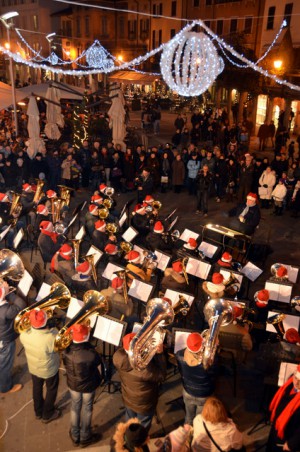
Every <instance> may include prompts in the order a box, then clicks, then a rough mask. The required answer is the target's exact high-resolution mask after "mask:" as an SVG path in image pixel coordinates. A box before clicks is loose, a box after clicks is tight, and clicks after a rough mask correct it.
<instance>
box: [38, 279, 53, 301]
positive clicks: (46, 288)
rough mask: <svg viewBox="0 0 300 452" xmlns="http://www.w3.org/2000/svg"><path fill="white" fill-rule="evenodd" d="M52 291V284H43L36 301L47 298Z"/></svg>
mask: <svg viewBox="0 0 300 452" xmlns="http://www.w3.org/2000/svg"><path fill="white" fill-rule="evenodd" d="M50 289H51V286H50V284H47V283H45V282H43V284H42V285H41V287H40V290H39V291H38V294H37V296H36V301H40V300H42V299H43V298H45V297H47V295H49V293H50Z"/></svg>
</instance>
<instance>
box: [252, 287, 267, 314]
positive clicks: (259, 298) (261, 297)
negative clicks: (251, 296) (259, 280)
mask: <svg viewBox="0 0 300 452" xmlns="http://www.w3.org/2000/svg"><path fill="white" fill-rule="evenodd" d="M269 299H270V292H269V291H268V290H267V289H262V290H260V291H259V292H257V294H256V297H255V304H256V306H257V307H258V308H260V309H264V308H266V307H267V306H268V303H269Z"/></svg>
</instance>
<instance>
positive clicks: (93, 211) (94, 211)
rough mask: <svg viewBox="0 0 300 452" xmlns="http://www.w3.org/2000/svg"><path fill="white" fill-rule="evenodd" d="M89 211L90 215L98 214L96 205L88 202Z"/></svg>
mask: <svg viewBox="0 0 300 452" xmlns="http://www.w3.org/2000/svg"><path fill="white" fill-rule="evenodd" d="M89 212H90V213H91V214H92V215H95V216H97V215H98V206H96V204H90V205H89Z"/></svg>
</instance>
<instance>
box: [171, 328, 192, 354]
mask: <svg viewBox="0 0 300 452" xmlns="http://www.w3.org/2000/svg"><path fill="white" fill-rule="evenodd" d="M190 333H191V331H175V341H174V342H175V343H174V353H177V352H179V350H182V349H183V348H186V341H187V338H188V335H189V334H190Z"/></svg>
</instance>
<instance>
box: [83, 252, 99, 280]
mask: <svg viewBox="0 0 300 452" xmlns="http://www.w3.org/2000/svg"><path fill="white" fill-rule="evenodd" d="M94 256H95V254H88V255H87V256H85V258H84V259H85V260H86V261H87V262H88V263H89V264H90V266H91V268H92V277H93V280H94V283H95V284H97V270H96V267H95V262H94Z"/></svg>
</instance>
